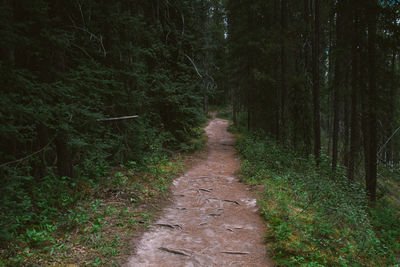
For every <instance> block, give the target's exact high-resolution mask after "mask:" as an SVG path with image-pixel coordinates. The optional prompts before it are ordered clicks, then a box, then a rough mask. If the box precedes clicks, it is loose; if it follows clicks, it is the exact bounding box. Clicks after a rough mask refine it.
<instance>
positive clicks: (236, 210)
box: [125, 119, 273, 266]
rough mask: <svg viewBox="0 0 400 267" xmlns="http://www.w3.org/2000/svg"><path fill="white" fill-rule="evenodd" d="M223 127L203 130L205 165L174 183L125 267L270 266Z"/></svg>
mask: <svg viewBox="0 0 400 267" xmlns="http://www.w3.org/2000/svg"><path fill="white" fill-rule="evenodd" d="M227 126H228V121H226V120H222V119H213V120H212V121H211V122H210V123H209V125H208V126H207V127H206V133H207V135H208V142H207V149H208V155H207V158H206V159H203V160H199V162H197V163H196V164H195V165H194V166H193V167H192V168H191V169H190V170H189V171H187V172H186V173H185V174H184V175H183V176H181V177H180V178H178V179H176V180H175V181H174V186H173V188H172V204H171V205H169V206H168V207H166V208H165V209H164V210H163V212H162V214H161V216H160V218H159V219H158V221H157V222H156V223H154V224H153V225H152V226H151V228H150V229H149V231H148V232H146V233H145V234H144V235H143V236H142V238H141V240H140V241H139V243H138V244H137V248H136V251H135V255H133V256H132V257H131V258H130V259H129V261H128V262H127V263H126V265H125V266H273V264H272V262H271V261H270V260H269V259H268V256H267V252H266V248H265V245H264V244H263V236H264V232H265V226H264V223H263V221H262V219H261V217H260V216H259V215H258V214H257V208H256V200H255V198H254V197H253V196H252V194H251V192H250V191H249V190H248V188H246V186H245V185H243V184H242V183H240V182H239V181H238V180H237V178H236V177H235V172H236V171H237V170H238V168H239V161H238V160H237V159H236V151H235V149H234V147H233V144H234V142H235V140H234V137H233V135H232V134H230V133H228V132H227V131H226V128H227Z"/></svg>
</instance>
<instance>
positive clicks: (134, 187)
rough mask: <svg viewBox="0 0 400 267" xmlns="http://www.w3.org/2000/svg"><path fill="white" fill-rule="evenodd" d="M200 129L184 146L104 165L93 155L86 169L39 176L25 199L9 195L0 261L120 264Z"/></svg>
mask: <svg viewBox="0 0 400 267" xmlns="http://www.w3.org/2000/svg"><path fill="white" fill-rule="evenodd" d="M202 133H203V130H199V135H198V137H197V138H193V140H190V141H189V142H188V143H186V144H185V146H184V147H183V151H184V152H185V153H183V154H175V155H174V156H170V157H166V156H164V155H162V154H154V155H153V156H151V157H147V158H145V159H143V162H142V163H138V162H136V161H127V162H126V163H125V164H121V165H120V166H117V167H114V168H111V169H110V168H107V167H106V166H103V165H102V164H100V163H98V164H94V163H93V166H92V168H91V169H92V170H93V173H91V174H87V176H83V177H79V179H72V178H69V177H61V178H57V177H45V178H43V179H42V181H41V183H39V184H37V183H36V184H35V186H32V187H31V188H29V190H34V192H32V194H31V195H32V196H34V197H32V198H26V201H25V202H24V201H21V200H20V199H18V198H15V197H14V198H13V197H12V196H9V197H8V199H7V203H8V205H9V206H10V210H8V211H7V210H5V209H3V210H2V211H1V218H2V225H3V229H0V231H3V230H4V229H7V230H8V231H7V232H4V231H3V233H2V234H3V235H6V234H8V235H9V237H8V239H7V241H4V240H3V241H2V246H1V253H0V266H19V265H23V266H25V265H27V266H32V265H34V266H36V265H54V264H56V265H66V264H78V265H88V266H104V265H106V266H119V265H122V264H123V263H124V262H125V261H126V259H127V256H129V254H130V253H131V252H132V249H133V247H132V246H133V244H132V242H131V241H132V239H133V238H134V237H135V236H138V235H139V234H140V233H141V232H143V231H145V230H146V229H147V228H148V227H149V226H150V224H151V222H152V219H153V218H154V215H155V214H157V212H159V210H160V204H162V203H163V200H164V199H165V198H166V196H168V192H169V188H170V186H171V184H172V181H173V179H174V178H176V177H177V176H178V175H180V174H181V173H183V171H184V163H183V158H184V155H186V154H187V153H189V152H193V151H196V150H199V149H200V148H202V147H203V146H204V144H205V141H206V138H205V137H204V134H202ZM3 204H4V203H3ZM16 207H20V211H19V212H18V211H17V210H16ZM5 223H8V224H7V225H6V224H5Z"/></svg>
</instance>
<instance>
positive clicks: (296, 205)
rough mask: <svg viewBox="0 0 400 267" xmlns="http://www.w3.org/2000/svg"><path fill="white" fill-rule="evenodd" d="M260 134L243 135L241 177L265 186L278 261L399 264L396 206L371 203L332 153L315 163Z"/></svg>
mask: <svg viewBox="0 0 400 267" xmlns="http://www.w3.org/2000/svg"><path fill="white" fill-rule="evenodd" d="M260 136H261V135H256V134H250V133H246V132H245V133H243V135H241V136H239V140H238V142H237V145H236V147H237V149H238V151H239V153H240V154H241V156H242V158H243V161H242V168H241V171H240V176H241V179H242V180H243V181H244V182H245V183H247V184H260V185H263V187H264V191H263V193H262V194H261V195H260V198H259V205H260V207H261V215H262V216H263V217H264V218H265V220H266V222H267V225H268V226H269V227H268V231H267V234H266V240H267V242H268V243H269V244H270V246H271V247H272V248H273V250H274V257H275V259H276V261H277V262H278V264H280V265H283V266H365V265H366V266H384V265H390V264H395V263H396V264H399V262H398V259H397V260H396V257H397V256H395V255H398V253H399V252H400V250H399V245H398V243H399V230H400V221H399V217H398V214H399V213H398V210H395V209H390V208H389V206H388V205H381V206H380V207H381V208H377V207H369V206H368V203H367V200H366V195H365V192H364V190H363V186H362V185H360V184H358V183H349V182H348V180H347V178H346V175H345V170H344V169H341V168H338V170H337V171H335V172H332V170H331V168H330V162H329V160H328V157H326V156H323V157H322V159H321V162H320V164H319V167H316V164H315V162H314V160H313V159H312V158H304V157H303V156H302V155H300V154H297V153H295V152H293V151H291V150H289V149H286V148H284V147H283V146H281V145H278V144H277V143H276V142H274V141H273V140H271V139H269V138H261V137H260ZM381 204H382V203H381ZM377 206H378V205H377ZM396 214H397V215H396Z"/></svg>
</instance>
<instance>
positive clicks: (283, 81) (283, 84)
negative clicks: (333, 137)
mask: <svg viewBox="0 0 400 267" xmlns="http://www.w3.org/2000/svg"><path fill="white" fill-rule="evenodd" d="M287 24H288V23H287V1H286V0H281V127H280V128H281V131H280V135H281V138H280V139H281V141H283V142H285V139H286V132H287V131H286V113H287V112H286V109H287V107H286V102H287V81H286V80H287V75H286V71H287V70H286V68H287V59H286V53H287V52H286V31H287Z"/></svg>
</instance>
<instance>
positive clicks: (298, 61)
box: [0, 0, 400, 254]
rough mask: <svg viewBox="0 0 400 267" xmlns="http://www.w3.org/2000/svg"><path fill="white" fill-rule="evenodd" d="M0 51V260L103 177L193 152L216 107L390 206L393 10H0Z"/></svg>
mask: <svg viewBox="0 0 400 267" xmlns="http://www.w3.org/2000/svg"><path fill="white" fill-rule="evenodd" d="M0 36H1V38H0V52H1V53H0V76H1V77H0V81H1V90H0V101H1V103H0V120H1V124H0V139H1V143H0V175H1V180H0V202H1V214H0V218H1V222H0V239H1V242H0V244H1V246H2V247H3V248H9V247H10V244H12V243H15V240H20V241H21V240H26V239H28V240H30V239H32V238H33V237H32V236H35V235H36V238H38V239H40V238H42V237H40V234H32V231H33V230H34V231H35V233H39V232H40V231H42V232H43V231H47V230H48V229H47V228H46V229H47V230H43V229H44V228H43V225H48V224H51V222H53V221H54V220H56V219H55V218H64V217H63V214H65V210H66V209H67V208H69V207H73V206H74V205H76V203H77V202H78V201H80V200H81V199H83V198H85V195H84V193H83V192H81V194H79V191H80V188H82V186H83V185H85V186H86V185H90V186H91V187H93V188H96V185H98V184H100V183H101V181H103V179H104V177H106V176H107V175H108V174H109V172H110V170H111V169H112V167H115V166H118V165H121V164H122V165H123V164H125V165H126V164H127V163H129V164H130V165H131V166H147V165H151V164H155V162H159V160H160V159H164V158H167V157H170V156H172V155H175V154H176V153H180V152H185V151H190V150H195V149H197V148H198V143H196V142H197V141H196V139H198V138H199V137H200V136H201V134H202V131H201V128H200V127H201V125H202V124H203V123H204V122H205V120H206V116H207V113H208V111H209V109H210V107H211V108H212V109H214V108H215V107H216V106H218V107H221V106H225V107H227V106H229V107H231V109H232V114H231V119H232V120H233V124H234V125H235V126H236V128H237V129H239V130H240V131H241V132H242V133H251V134H257V135H258V136H259V137H260V136H261V137H263V138H264V137H266V136H268V138H269V139H271V140H274V142H276V143H277V144H279V145H280V146H282V147H284V148H285V149H289V151H295V152H296V153H298V155H300V156H299V157H300V158H303V159H306V160H311V161H312V162H313V168H319V167H321V168H325V169H329V170H330V171H329V172H326V173H325V175H326V177H329V178H332V180H333V181H334V180H335V179H337V177H338V176H340V177H342V178H341V179H342V180H345V181H346V183H347V185H348V186H349V187H351V185H354V184H357V185H360V187H357V188H359V191H358V192H357V195H358V196H360V197H361V198H363V199H364V200H365V201H367V199H368V201H367V202H368V205H369V206H371V207H373V206H374V205H376V204H374V203H377V201H379V200H381V199H383V198H384V197H388V198H389V199H390V201H391V203H395V205H397V206H399V203H400V199H399V197H398V195H399V194H398V192H399V177H400V174H399V171H400V169H399V161H400V133H399V131H400V130H399V129H400V128H398V127H399V126H400V116H399V115H400V114H399V111H400V110H399V108H398V106H399V87H400V83H399V80H400V79H399V78H400V53H399V52H400V3H399V2H398V1H394V0H385V1H378V0H366V1H365V0H343V1H336V0H327V1H320V0H303V1H289V0H268V1H265V0H253V1H244V0H192V1H188V0H147V1H144V0H118V1H94V0H82V1H60V0H57V1H50V0H30V1H27V0H1V1H0ZM134 115H137V116H138V117H136V118H132V119H121V120H114V121H107V120H106V119H109V118H116V117H117V118H119V117H123V116H134ZM248 145H249V146H250V144H248ZM335 177H336V178H335ZM378 205H381V204H378ZM32 229H33V230H32ZM35 229H36V230H35ZM38 229H41V230H40V231H39V230H38ZM28 233H30V234H28ZM399 233H400V231H399V232H396V233H395V234H393V238H394V239H393V240H394V241H393V242H392V243H394V244H396V242H397V241H398V235H399ZM29 235H30V237H29V238H28V237H27V236H29ZM38 236H39V237H38ZM391 237H392V236H391ZM396 238H397V239H396ZM44 239H45V238H44ZM396 240H397V241H396ZM31 241H32V240H31ZM21 242H22V241H21ZM29 242H30V241H29ZM29 242H28V243H29ZM35 242H36V241H35ZM392 243H390V244H391V246H392V245H393V244H392ZM393 246H394V247H395V245H393ZM397 249H398V244H397ZM397 252H398V250H397ZM11 254H12V253H11Z"/></svg>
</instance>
